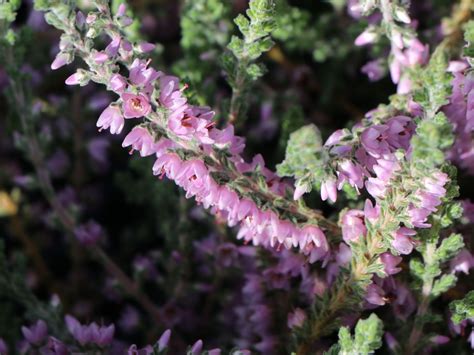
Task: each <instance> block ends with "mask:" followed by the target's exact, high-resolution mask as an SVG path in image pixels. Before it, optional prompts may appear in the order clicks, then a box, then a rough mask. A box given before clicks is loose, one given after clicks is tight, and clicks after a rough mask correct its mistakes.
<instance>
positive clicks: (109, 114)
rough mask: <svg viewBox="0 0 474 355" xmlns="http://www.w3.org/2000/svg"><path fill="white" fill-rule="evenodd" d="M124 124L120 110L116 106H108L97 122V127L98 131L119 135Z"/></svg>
mask: <svg viewBox="0 0 474 355" xmlns="http://www.w3.org/2000/svg"><path fill="white" fill-rule="evenodd" d="M124 124H125V122H124V119H123V116H122V112H121V111H120V108H119V107H118V106H116V105H109V106H108V107H107V108H106V109H105V110H104V112H102V114H101V115H100V117H99V119H98V120H97V127H99V128H100V129H99V130H103V129H109V128H110V133H112V134H119V133H120V132H122V129H123V126H124Z"/></svg>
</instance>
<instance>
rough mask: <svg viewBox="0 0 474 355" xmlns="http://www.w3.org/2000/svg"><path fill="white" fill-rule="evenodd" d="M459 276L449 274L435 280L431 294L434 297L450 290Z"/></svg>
mask: <svg viewBox="0 0 474 355" xmlns="http://www.w3.org/2000/svg"><path fill="white" fill-rule="evenodd" d="M456 281H457V277H456V276H455V275H453V274H447V275H443V276H441V278H439V279H438V280H436V281H435V283H434V285H433V289H432V290H431V294H432V295H433V296H434V297H438V296H439V295H441V294H442V293H444V292H446V291H448V290H449V289H450V288H451V287H453V286H454V285H455V284H456Z"/></svg>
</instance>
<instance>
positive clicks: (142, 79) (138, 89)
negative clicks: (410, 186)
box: [52, 6, 329, 262]
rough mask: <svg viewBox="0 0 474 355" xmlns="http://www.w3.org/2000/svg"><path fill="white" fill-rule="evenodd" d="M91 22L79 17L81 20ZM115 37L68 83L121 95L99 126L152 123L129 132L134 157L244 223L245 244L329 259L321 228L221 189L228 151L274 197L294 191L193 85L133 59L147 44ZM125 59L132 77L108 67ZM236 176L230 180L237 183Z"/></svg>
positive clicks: (237, 169) (237, 167)
mask: <svg viewBox="0 0 474 355" xmlns="http://www.w3.org/2000/svg"><path fill="white" fill-rule="evenodd" d="M124 12H125V10H124V7H123V6H121V7H120V9H119V12H118V14H117V15H116V16H115V20H117V18H120V17H121V16H123V14H124ZM83 17H84V16H83V15H77V16H76V19H82V18H83ZM89 17H90V15H89V16H88V17H87V19H89ZM91 21H92V20H91ZM110 21H112V19H110ZM77 22H78V21H77V20H76V26H78V25H77ZM86 22H88V20H86ZM109 36H110V39H111V41H110V43H109V44H108V46H107V47H106V48H105V49H104V50H103V51H100V52H97V51H94V50H93V51H92V52H90V53H88V54H87V56H86V57H85V58H84V59H85V60H86V62H87V63H88V64H89V66H90V67H91V70H92V71H91V72H90V73H87V72H85V71H83V70H80V71H78V72H76V73H75V74H73V75H71V76H70V77H69V78H68V79H67V80H66V84H68V85H74V84H81V85H82V84H84V82H87V81H88V80H89V77H91V76H92V77H93V76H96V77H100V79H99V80H98V81H99V82H104V83H106V84H107V86H108V88H109V89H110V90H112V91H114V92H115V93H116V94H117V95H119V96H120V98H119V99H118V100H117V101H116V102H114V103H112V104H110V105H109V106H108V107H107V108H106V109H105V110H104V111H103V112H102V114H101V115H100V117H99V119H98V121H97V126H98V127H99V130H107V129H108V130H110V132H111V133H112V134H119V133H121V132H122V130H123V128H124V126H125V120H129V119H138V118H146V121H145V122H144V123H142V124H140V125H137V126H135V127H134V128H133V129H132V130H131V131H130V133H128V135H127V136H126V137H125V139H124V141H123V144H122V145H123V147H131V152H133V151H138V152H139V153H140V155H141V156H142V157H145V156H150V155H155V156H156V162H155V164H154V167H153V173H154V174H155V175H157V176H160V177H161V176H166V177H168V178H169V179H172V180H174V181H175V182H176V184H177V185H179V186H180V187H182V188H183V189H184V190H185V191H186V197H187V198H190V197H195V199H196V201H197V202H198V203H201V204H202V205H203V206H204V207H205V208H209V209H211V211H212V212H213V213H214V214H218V215H219V216H220V217H222V218H225V219H227V221H228V224H229V226H234V225H237V224H238V223H239V222H240V223H241V227H240V231H239V233H238V238H239V239H244V240H245V241H246V242H252V243H253V244H255V245H264V246H267V247H274V246H278V247H280V246H282V245H283V246H285V247H286V248H291V247H299V248H300V249H301V251H302V252H303V253H305V254H306V255H310V257H309V259H310V262H314V261H316V260H318V259H321V258H323V257H324V256H325V255H327V253H328V251H329V247H328V243H327V241H326V238H325V235H324V233H323V231H322V230H321V228H320V227H318V226H317V225H315V224H312V223H311V222H310V221H308V223H306V224H304V225H296V224H295V223H293V222H292V221H290V220H288V219H282V218H280V216H279V215H278V214H277V213H276V212H274V211H273V210H270V209H266V210H264V209H263V208H261V207H260V206H258V205H257V203H256V202H255V201H254V200H253V199H252V198H251V197H249V196H243V195H242V194H241V193H238V191H234V189H232V188H231V187H229V185H228V184H225V183H224V184H219V183H218V182H217V181H216V180H215V178H214V177H213V175H214V174H219V173H221V172H222V170H223V169H222V166H220V165H219V164H221V163H220V162H217V163H216V164H213V163H210V164H209V163H207V162H206V163H205V161H206V159H207V160H208V159H209V158H212V157H215V154H216V152H223V151H225V153H224V154H225V155H226V161H227V162H229V163H230V164H232V166H233V169H234V173H235V174H237V175H238V176H244V174H251V173H252V172H254V171H256V170H258V171H259V173H260V174H261V175H262V176H263V177H264V179H265V182H266V185H267V189H268V192H269V193H270V194H271V196H273V197H282V196H283V195H284V194H285V193H286V190H287V189H289V188H290V187H289V185H288V184H286V183H285V182H283V181H282V180H281V179H280V178H279V177H278V176H277V175H276V174H274V173H273V172H271V171H270V170H269V169H267V168H265V166H264V161H263V158H262V157H261V156H256V157H255V158H254V159H253V161H252V162H251V163H246V162H245V161H244V159H243V158H242V157H241V155H240V154H241V153H242V151H243V149H244V147H245V143H244V139H243V138H242V137H239V136H236V135H235V134H234V128H233V126H232V125H228V126H227V127H226V128H224V129H218V128H217V127H216V126H215V121H213V117H214V112H213V111H211V110H210V109H209V108H207V107H197V106H193V105H191V104H189V103H188V101H187V99H186V98H185V96H184V94H183V90H184V89H185V88H186V86H184V88H180V84H179V80H178V78H176V77H173V76H169V75H165V74H164V73H162V72H158V71H156V70H154V69H153V68H151V67H150V66H149V64H150V61H147V60H144V59H139V58H135V59H134V60H131V59H132V58H133V54H134V52H135V53H136V52H139V53H143V52H146V51H150V50H152V49H153V45H151V44H148V43H142V44H140V45H138V46H135V47H134V46H132V45H131V44H130V43H129V42H128V41H126V40H125V39H124V38H122V37H121V36H120V35H119V34H118V33H114V34H112V35H109ZM79 42H80V41H79ZM134 48H135V49H134ZM136 48H139V49H138V50H137V49H136ZM63 57H64V54H63V53H62V52H60V53H59V54H58V56H57V57H56V60H55V61H54V62H53V65H52V68H53V69H57V68H59V67H60V66H62V65H65V64H67V61H64V60H61V58H63ZM58 58H59V59H58ZM58 61H59V63H58ZM118 62H121V63H129V62H131V64H130V65H129V66H128V70H129V75H128V78H126V77H124V76H122V75H121V74H119V73H118V72H116V70H115V72H114V70H113V69H112V70H110V71H108V70H106V69H104V67H106V66H107V65H109V68H115V69H117V68H118V67H117V66H116V65H115V64H116V63H118ZM114 63H115V64H114ZM159 135H160V136H161V137H159ZM164 136H167V137H168V138H166V137H164ZM182 151H184V152H185V153H186V152H191V157H187V158H183V156H182V155H180V152H182ZM211 160H212V159H211ZM214 162H216V160H215V159H214ZM224 173H226V171H224ZM234 178H235V176H230V177H229V180H232V179H234Z"/></svg>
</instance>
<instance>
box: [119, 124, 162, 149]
mask: <svg viewBox="0 0 474 355" xmlns="http://www.w3.org/2000/svg"><path fill="white" fill-rule="evenodd" d="M129 146H132V151H133V150H137V151H139V152H140V155H141V156H142V157H146V156H148V155H152V154H154V153H155V152H156V146H155V140H154V139H153V137H152V136H151V135H150V132H148V130H147V129H146V128H145V127H141V126H135V127H133V129H132V130H131V131H130V133H129V134H127V136H126V137H125V139H124V140H123V143H122V147H124V148H125V147H129Z"/></svg>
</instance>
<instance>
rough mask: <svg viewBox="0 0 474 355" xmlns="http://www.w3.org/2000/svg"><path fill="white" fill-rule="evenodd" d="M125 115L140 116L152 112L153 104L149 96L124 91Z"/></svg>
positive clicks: (126, 116)
mask: <svg viewBox="0 0 474 355" xmlns="http://www.w3.org/2000/svg"><path fill="white" fill-rule="evenodd" d="M122 100H123V105H122V107H123V116H124V117H125V118H139V117H143V116H146V115H148V114H149V113H150V112H151V105H150V102H149V101H148V98H147V97H146V96H145V95H143V94H138V95H135V94H131V93H123V94H122Z"/></svg>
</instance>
